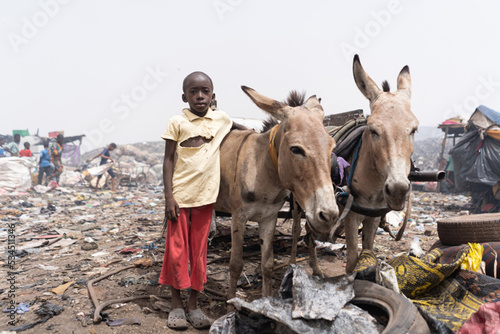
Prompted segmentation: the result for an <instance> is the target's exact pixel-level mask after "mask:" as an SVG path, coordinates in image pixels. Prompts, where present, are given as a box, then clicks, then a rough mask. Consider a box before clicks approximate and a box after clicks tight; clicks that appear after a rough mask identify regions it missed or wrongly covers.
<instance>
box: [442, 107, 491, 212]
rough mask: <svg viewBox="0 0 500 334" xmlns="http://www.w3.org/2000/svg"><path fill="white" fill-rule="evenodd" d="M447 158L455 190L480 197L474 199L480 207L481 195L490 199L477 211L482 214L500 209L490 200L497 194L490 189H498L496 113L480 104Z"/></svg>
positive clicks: (482, 199)
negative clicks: (452, 168)
mask: <svg viewBox="0 0 500 334" xmlns="http://www.w3.org/2000/svg"><path fill="white" fill-rule="evenodd" d="M450 155H451V157H452V161H453V166H454V171H455V181H456V185H455V186H456V188H457V189H458V190H460V191H470V192H471V193H472V194H473V197H474V195H477V194H481V196H479V197H481V198H476V199H477V200H481V201H482V202H483V203H482V204H481V205H484V204H485V203H484V199H485V198H484V197H485V196H492V197H493V198H491V199H490V200H487V202H489V204H491V205H490V206H489V207H488V208H487V210H483V209H481V211H483V212H484V211H492V210H493V211H497V210H495V209H494V208H493V207H496V206H498V208H497V209H500V203H498V205H497V204H495V203H492V201H491V200H494V197H495V195H497V196H498V195H500V194H495V193H493V191H492V189H493V187H495V188H496V189H498V186H497V184H498V183H499V182H500V168H499V166H500V113H498V112H496V111H494V110H492V109H489V108H487V107H485V106H483V105H481V106H479V107H477V109H476V110H475V111H474V113H473V114H472V116H471V117H470V119H469V122H468V125H467V128H466V132H465V134H464V136H463V137H462V139H461V140H460V141H459V142H458V143H457V145H455V147H453V149H452V150H451V151H450ZM476 197H477V196H476ZM497 199H498V198H497ZM473 201H474V198H473ZM493 202H494V201H493ZM476 204H478V203H476ZM492 206H493V207H492Z"/></svg>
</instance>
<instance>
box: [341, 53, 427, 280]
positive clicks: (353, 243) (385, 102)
mask: <svg viewBox="0 0 500 334" xmlns="http://www.w3.org/2000/svg"><path fill="white" fill-rule="evenodd" d="M353 72H354V80H355V81H356V85H357V86H358V88H359V90H360V91H361V93H363V95H364V96H365V97H366V98H367V99H368V100H369V101H370V110H371V115H370V116H369V117H368V119H367V124H366V125H367V128H366V130H365V131H364V133H363V135H362V140H361V146H360V148H359V153H358V154H359V155H358V161H357V165H356V167H355V169H354V173H353V175H352V183H351V185H350V189H349V190H350V192H351V194H352V195H353V196H354V200H355V201H356V203H357V204H358V205H361V206H363V207H367V208H380V207H385V206H387V207H388V208H389V209H391V210H402V209H403V207H404V204H405V201H406V199H407V196H408V194H409V191H410V181H409V180H408V174H409V173H410V168H411V155H412V154H413V138H414V134H415V132H416V131H417V128H418V124H419V123H418V120H417V118H416V117H415V115H413V113H412V111H411V109H410V97H411V78H410V70H409V68H408V66H405V67H403V69H402V70H401V72H400V73H399V75H398V79H397V91H395V92H390V88H389V84H388V83H387V81H384V82H383V84H382V88H383V90H381V89H380V88H379V87H378V86H377V84H376V83H375V82H374V81H373V80H372V79H371V78H370V77H369V76H368V75H367V74H366V72H365V70H364V69H363V67H362V66H361V62H360V61H359V57H358V55H356V56H355V57H354V62H353ZM349 162H352V156H351V158H350V159H349ZM351 168H353V167H351ZM379 222H380V217H367V216H364V215H362V214H358V213H355V212H353V211H349V213H347V216H345V218H344V219H343V224H344V227H345V237H346V243H347V265H346V272H348V273H350V272H352V271H353V270H354V268H355V266H356V262H357V259H358V227H359V225H360V224H361V223H363V236H362V239H363V241H362V245H363V249H373V242H374V239H375V233H376V231H377V227H378V226H379ZM340 223H341V221H340V220H339V222H337V224H336V227H337V226H338V225H340ZM336 227H335V228H334V229H336Z"/></svg>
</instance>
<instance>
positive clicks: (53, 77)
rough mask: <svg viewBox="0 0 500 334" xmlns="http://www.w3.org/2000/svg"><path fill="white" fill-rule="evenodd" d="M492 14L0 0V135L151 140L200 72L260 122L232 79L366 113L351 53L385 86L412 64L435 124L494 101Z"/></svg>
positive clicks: (497, 78) (374, 7)
mask: <svg viewBox="0 0 500 334" xmlns="http://www.w3.org/2000/svg"><path fill="white" fill-rule="evenodd" d="M498 13H500V3H498V2H496V1H481V2H472V1H409V0H400V1H397V0H394V1H392V0H391V1H350V2H347V1H326V0H325V1H292V0H286V1H285V0H282V1H264V0H252V1H245V0H207V1H201V0H200V1H194V0H192V1H180V0H177V1H174V0H170V1H169V0H155V1H153V0H151V1H147V0H142V1H139V0H64V1H63V0H39V1H31V0H16V1H14V0H0V110H1V111H0V112H1V121H0V134H7V133H11V132H12V130H13V129H29V131H30V132H31V133H36V131H37V129H39V133H40V135H42V136H46V135H47V134H48V132H51V131H57V130H64V131H65V134H66V135H79V134H86V135H87V136H88V138H87V140H86V141H84V145H85V146H84V147H83V150H84V151H86V150H88V149H91V148H96V147H101V146H104V145H106V144H107V143H109V142H111V141H114V142H116V143H117V144H125V143H133V142H138V141H153V140H159V136H160V134H161V133H162V132H163V130H164V128H165V125H166V123H167V121H168V119H169V118H170V117H171V116H173V115H175V114H179V113H180V112H181V109H182V108H183V107H184V106H185V104H184V103H183V102H182V100H181V94H182V89H181V84H182V80H183V78H184V77H185V76H186V75H187V74H189V73H190V72H192V71H196V70H201V71H204V72H206V73H207V74H209V75H210V76H211V77H212V79H213V81H214V84H215V93H216V95H217V100H218V106H219V108H220V109H222V110H224V111H226V112H227V113H228V114H229V115H230V116H233V117H246V118H265V117H266V114H265V113H264V112H263V111H260V110H259V109H258V108H257V107H256V106H255V105H253V103H252V102H251V101H250V100H249V99H248V97H246V95H244V93H243V92H242V91H241V89H240V86H241V85H246V86H249V87H252V88H254V89H256V90H257V91H259V92H260V93H262V94H264V95H267V96H270V97H273V98H275V99H278V100H282V99H284V98H285V97H286V95H287V94H288V91H289V90H292V89H297V90H306V91H307V94H308V95H313V94H316V95H317V96H319V97H321V98H322V104H323V107H324V109H325V113H326V114H334V113H340V112H344V111H349V110H353V109H358V108H361V109H364V110H365V112H366V113H367V112H368V108H369V106H368V101H367V100H366V99H365V98H364V97H363V96H362V95H361V93H360V92H359V91H358V89H357V87H356V85H355V83H354V79H353V76H352V58H353V55H354V54H355V53H358V54H359V55H360V58H361V62H362V64H363V66H364V68H365V70H366V71H367V72H368V74H369V75H370V76H371V77H372V78H373V79H374V80H375V82H377V83H378V84H380V83H381V82H382V81H383V80H388V81H389V83H390V84H391V87H392V88H393V89H394V88H395V86H396V77H397V74H398V73H399V71H400V70H401V69H402V68H403V66H404V65H409V67H410V72H411V76H412V83H413V87H412V109H413V112H414V113H415V115H416V116H417V118H418V119H419V121H420V124H421V125H427V126H437V124H438V123H440V122H442V121H443V120H445V119H447V118H449V117H452V116H454V115H457V114H462V115H463V116H465V117H466V118H468V117H469V116H470V114H471V113H472V112H473V111H474V108H475V107H476V106H477V105H479V104H484V105H486V106H488V107H490V108H492V109H495V110H497V111H498V110H500V66H499V61H500V42H499V38H498V35H499V33H500V23H499V22H500V20H498Z"/></svg>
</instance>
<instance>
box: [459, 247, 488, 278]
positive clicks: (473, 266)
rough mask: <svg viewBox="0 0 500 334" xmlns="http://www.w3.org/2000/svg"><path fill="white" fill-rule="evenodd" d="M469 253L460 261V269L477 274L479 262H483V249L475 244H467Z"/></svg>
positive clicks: (479, 266)
mask: <svg viewBox="0 0 500 334" xmlns="http://www.w3.org/2000/svg"><path fill="white" fill-rule="evenodd" d="M468 245H469V253H468V254H467V256H466V257H465V259H464V260H463V261H462V264H461V265H460V269H465V270H471V271H475V272H478V271H479V269H481V261H482V260H483V252H484V247H483V245H481V244H477V243H471V242H469V243H468Z"/></svg>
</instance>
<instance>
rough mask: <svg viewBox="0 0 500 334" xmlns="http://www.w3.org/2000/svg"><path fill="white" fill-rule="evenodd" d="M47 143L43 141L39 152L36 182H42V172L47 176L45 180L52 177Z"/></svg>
mask: <svg viewBox="0 0 500 334" xmlns="http://www.w3.org/2000/svg"><path fill="white" fill-rule="evenodd" d="M48 148H49V144H48V143H47V142H44V143H43V150H42V151H41V152H40V164H39V165H38V184H42V180H43V174H45V175H46V176H47V180H50V179H51V178H52V164H51V162H50V160H51V159H50V154H49V150H48Z"/></svg>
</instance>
